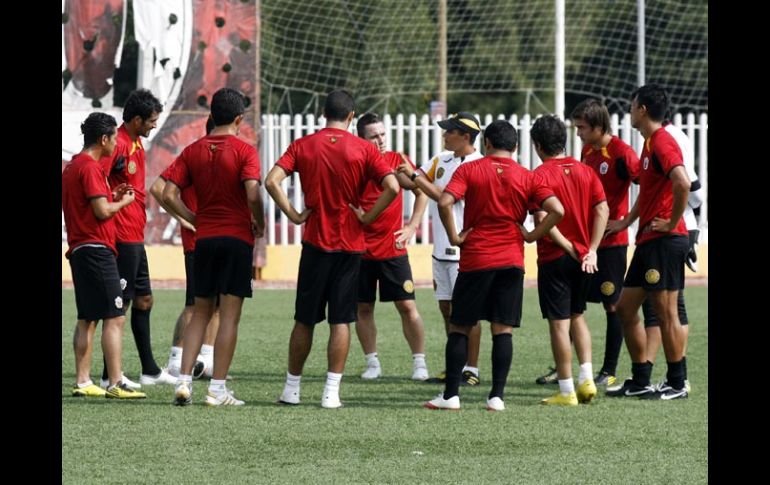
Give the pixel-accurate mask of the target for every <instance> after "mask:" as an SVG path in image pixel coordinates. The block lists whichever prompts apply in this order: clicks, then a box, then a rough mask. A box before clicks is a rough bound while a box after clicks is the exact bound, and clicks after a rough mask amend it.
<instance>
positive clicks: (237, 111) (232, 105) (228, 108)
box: [211, 88, 246, 126]
mask: <svg viewBox="0 0 770 485" xmlns="http://www.w3.org/2000/svg"><path fill="white" fill-rule="evenodd" d="M244 111H246V101H245V99H244V96H243V94H242V93H241V92H240V91H237V90H235V89H232V88H222V89H220V90H218V91H217V92H216V93H214V96H212V97H211V119H213V120H214V125H215V126H224V125H229V124H230V123H232V122H233V121H235V118H237V117H238V116H240V115H242V114H243V112H244Z"/></svg>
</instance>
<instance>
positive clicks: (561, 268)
mask: <svg viewBox="0 0 770 485" xmlns="http://www.w3.org/2000/svg"><path fill="white" fill-rule="evenodd" d="M530 134H531V136H532V142H533V143H534V145H535V151H536V152H537V155H538V156H539V157H540V158H541V159H542V160H543V164H542V165H540V166H539V167H537V168H536V169H535V170H534V172H535V173H536V174H541V175H542V176H543V178H544V179H545V180H546V182H547V183H548V185H549V186H550V187H551V188H552V189H553V191H554V193H555V194H556V196H557V197H558V198H559V200H560V201H561V202H562V204H564V212H565V214H564V218H563V219H562V220H561V222H559V223H558V225H556V226H555V227H554V228H553V229H551V231H550V232H549V234H548V237H544V238H542V239H541V240H540V241H538V243H537V265H538V271H537V289H538V296H539V299H540V310H541V312H542V314H543V318H546V319H548V327H549V331H550V334H551V350H552V351H553V357H554V360H555V361H556V372H557V379H558V382H559V392H557V393H556V394H554V395H553V396H552V397H550V398H547V399H543V400H542V401H541V403H542V404H546V405H560V406H577V405H578V402H581V403H588V402H590V401H591V400H592V399H593V397H594V396H596V385H595V384H594V380H593V368H592V362H591V333H590V332H589V330H588V325H587V324H586V320H585V317H584V316H583V313H584V312H585V309H586V298H587V296H588V288H589V284H590V281H591V280H590V277H591V275H592V274H593V273H595V272H596V269H597V254H596V251H597V249H598V248H599V244H600V243H601V240H602V237H603V235H604V230H605V228H606V226H607V218H608V215H609V208H608V206H607V201H606V198H605V196H604V189H603V188H602V184H601V182H600V181H599V178H598V177H597V176H596V173H595V172H594V171H593V169H592V168H590V167H588V166H586V165H585V164H582V163H580V162H579V161H578V160H576V159H574V158H572V157H568V156H566V155H564V150H565V147H566V143H567V128H566V126H565V125H564V122H562V121H561V120H560V119H559V118H558V117H556V116H555V115H547V116H542V117H540V118H538V120H537V121H535V124H534V125H532V130H531V132H530ZM542 217H543V213H542V211H541V210H539V209H536V212H535V221H539V220H540V219H542ZM570 339H571V340H572V341H573V342H574V344H575V351H576V352H577V357H578V363H579V364H580V372H579V374H578V387H577V392H575V383H574V381H573V380H572V349H571V346H572V345H571V342H570Z"/></svg>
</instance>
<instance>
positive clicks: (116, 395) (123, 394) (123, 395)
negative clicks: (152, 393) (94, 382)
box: [104, 381, 147, 399]
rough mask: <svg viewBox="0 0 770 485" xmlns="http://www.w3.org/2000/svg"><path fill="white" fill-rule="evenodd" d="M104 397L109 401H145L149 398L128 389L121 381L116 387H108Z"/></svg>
mask: <svg viewBox="0 0 770 485" xmlns="http://www.w3.org/2000/svg"><path fill="white" fill-rule="evenodd" d="M104 397H106V398H107V399H144V398H146V397H147V394H145V393H143V392H140V391H135V390H133V389H131V388H130V387H128V386H127V385H126V384H125V383H124V382H123V381H120V382H118V383H117V384H115V385H114V386H110V387H108V388H107V392H106V394H105V395H104Z"/></svg>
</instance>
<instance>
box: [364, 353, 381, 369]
mask: <svg viewBox="0 0 770 485" xmlns="http://www.w3.org/2000/svg"><path fill="white" fill-rule="evenodd" d="M364 358H366V366H367V367H379V366H380V359H378V358H377V352H372V353H371V354H366V355H364Z"/></svg>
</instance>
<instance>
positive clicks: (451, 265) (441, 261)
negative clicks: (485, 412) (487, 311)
mask: <svg viewBox="0 0 770 485" xmlns="http://www.w3.org/2000/svg"><path fill="white" fill-rule="evenodd" d="M438 125H439V126H440V127H441V128H443V129H444V130H446V131H444V149H446V150H448V151H446V152H442V153H440V154H439V155H437V156H435V157H433V160H432V161H431V164H430V167H429V168H428V169H427V170H425V169H424V168H420V169H417V170H414V168H413V167H412V166H411V164H409V163H405V162H404V163H402V164H401V165H399V167H398V171H399V173H403V174H405V175H406V176H408V177H409V178H410V179H411V180H412V181H414V183H415V185H416V186H417V187H419V188H420V189H421V190H422V191H423V192H424V193H425V194H426V195H427V196H428V197H430V198H431V199H432V200H433V201H435V202H436V203H431V204H430V217H431V220H432V221H433V222H432V224H431V233H432V236H433V289H434V291H435V294H436V300H437V301H438V308H439V310H440V311H441V316H442V317H443V318H444V330H445V331H446V334H447V336H448V335H449V325H450V323H449V317H450V316H451V313H452V292H453V291H454V286H455V281H456V280H457V274H458V267H459V262H460V248H459V247H457V246H453V245H451V244H450V243H449V240H448V239H447V234H446V231H445V230H444V228H443V227H442V226H441V224H439V223H438V221H439V220H440V218H439V212H438V200H439V198H440V197H441V192H442V191H443V190H444V187H446V185H447V184H448V183H449V180H450V179H451V178H452V175H453V174H454V173H455V170H457V168H458V167H459V166H460V165H461V164H463V163H467V162H470V161H473V160H478V159H480V158H481V157H482V155H481V153H479V152H477V151H476V148H475V147H474V146H473V143H474V142H475V141H476V137H477V136H478V134H479V132H480V131H481V127H480V126H479V120H477V119H476V117H475V116H473V115H472V114H471V113H468V112H465V111H461V112H459V113H457V114H455V115H451V116H450V117H448V118H447V119H445V120H441V121H439V122H438ZM464 208H465V201H463V200H458V201H457V203H456V204H455V205H454V206H453V207H452V213H453V214H454V220H455V227H457V229H458V231H462V228H463V226H462V223H463V210H464ZM480 344H481V325H475V326H472V327H470V332H469V333H468V362H467V363H466V365H465V367H464V368H463V384H466V385H470V386H476V385H478V384H479V383H480V382H481V381H480V379H479V367H478V365H479V364H478V360H479V347H480ZM445 381H446V371H442V372H440V373H439V374H438V376H436V377H433V378H431V379H428V382H442V383H443V382H445Z"/></svg>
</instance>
